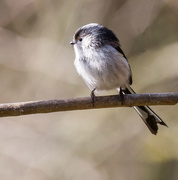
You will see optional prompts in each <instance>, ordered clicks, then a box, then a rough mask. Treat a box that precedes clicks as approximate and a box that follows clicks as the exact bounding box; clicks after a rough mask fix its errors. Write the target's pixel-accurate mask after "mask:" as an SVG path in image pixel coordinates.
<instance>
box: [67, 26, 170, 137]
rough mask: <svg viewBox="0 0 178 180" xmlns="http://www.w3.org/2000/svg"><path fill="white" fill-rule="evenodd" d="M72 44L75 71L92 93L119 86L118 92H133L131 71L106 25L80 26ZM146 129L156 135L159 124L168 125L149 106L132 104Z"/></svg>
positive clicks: (115, 39) (117, 42) (114, 36)
mask: <svg viewBox="0 0 178 180" xmlns="http://www.w3.org/2000/svg"><path fill="white" fill-rule="evenodd" d="M70 44H71V45H73V46H74V50H75V56H76V57H75V62H74V65H75V67H76V69H77V72H78V73H79V75H80V76H82V78H83V79H84V81H85V83H86V84H87V86H88V87H89V88H90V90H91V91H92V92H93V94H94V91H96V92H100V91H102V90H111V89H118V91H119V90H120V95H122V94H135V92H134V91H133V89H132V88H131V87H130V85H131V84H132V73H131V68H130V65H129V62H128V60H127V58H126V56H125V54H124V52H123V51H122V49H121V46H120V43H119V40H118V38H117V37H116V35H115V34H114V33H113V32H112V31H111V30H109V29H108V28H106V27H104V26H102V25H100V24H97V23H91V24H87V25H85V26H82V27H80V28H79V29H78V30H77V31H76V32H75V34H74V37H73V40H72V41H71V43H70ZM134 109H135V110H136V112H137V113H138V114H139V115H140V117H141V118H142V119H143V121H144V122H145V124H146V125H147V127H148V128H149V130H150V131H151V132H152V133H153V134H156V133H157V131H158V125H157V124H158V123H159V124H161V125H165V126H167V125H166V124H165V123H164V122H163V120H162V119H161V118H160V117H159V116H158V115H157V114H156V113H155V112H153V110H151V109H150V108H149V107H148V106H134Z"/></svg>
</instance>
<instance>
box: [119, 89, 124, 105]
mask: <svg viewBox="0 0 178 180" xmlns="http://www.w3.org/2000/svg"><path fill="white" fill-rule="evenodd" d="M119 96H120V99H121V105H123V104H124V93H123V90H122V88H120V91H119Z"/></svg>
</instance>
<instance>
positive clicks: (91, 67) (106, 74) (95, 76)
mask: <svg viewBox="0 0 178 180" xmlns="http://www.w3.org/2000/svg"><path fill="white" fill-rule="evenodd" d="M74 49H75V54H76V58H75V62H74V65H75V67H76V69H77V72H78V73H79V75H80V76H82V78H83V79H84V81H85V82H86V84H87V85H88V87H89V88H90V89H91V90H93V89H95V88H96V91H101V90H110V89H115V88H119V87H125V86H126V85H127V84H129V76H130V73H131V72H130V67H129V64H128V62H127V60H126V59H125V58H124V57H123V56H122V54H120V53H119V52H118V51H117V50H116V49H115V48H113V47H112V46H110V45H105V46H102V47H100V48H92V47H91V48H85V49H82V48H80V47H77V46H74Z"/></svg>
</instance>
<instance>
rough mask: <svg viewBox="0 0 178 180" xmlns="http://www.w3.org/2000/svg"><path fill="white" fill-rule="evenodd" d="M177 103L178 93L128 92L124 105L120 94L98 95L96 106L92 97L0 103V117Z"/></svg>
mask: <svg viewBox="0 0 178 180" xmlns="http://www.w3.org/2000/svg"><path fill="white" fill-rule="evenodd" d="M177 103H178V93H156V94H128V95H125V96H124V103H123V105H121V100H120V97H119V96H118V95H113V96H96V98H95V105H94V106H93V104H92V101H91V98H90V97H81V98H69V99H58V100H57V99H54V100H46V101H29V102H17V103H6V104H0V117H6V116H21V115H27V114H38V113H50V112H57V111H71V110H83V109H97V108H111V107H132V106H142V105H175V104H177Z"/></svg>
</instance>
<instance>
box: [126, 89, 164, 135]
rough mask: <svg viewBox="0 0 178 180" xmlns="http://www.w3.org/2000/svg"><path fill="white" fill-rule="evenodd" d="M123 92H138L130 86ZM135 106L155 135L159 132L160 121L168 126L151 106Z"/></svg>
mask: <svg viewBox="0 0 178 180" xmlns="http://www.w3.org/2000/svg"><path fill="white" fill-rule="evenodd" d="M123 92H124V94H136V93H135V92H134V90H133V89H132V88H131V87H130V86H127V88H126V89H125V90H123ZM133 108H134V109H135V111H136V112H137V113H138V114H139V116H140V117H141V118H142V119H143V121H144V122H145V124H146V125H147V127H148V129H149V130H150V131H151V133H153V134H155V135H156V134H157V132H158V125H157V124H158V123H159V124H161V125H164V126H167V125H166V123H164V121H163V120H162V119H161V118H160V117H159V116H158V115H157V114H156V113H155V112H154V111H153V110H152V109H151V108H150V107H149V106H134V107H133ZM167 127H168V126H167Z"/></svg>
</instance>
